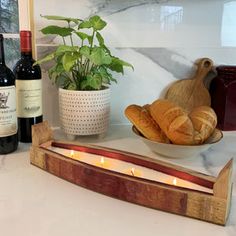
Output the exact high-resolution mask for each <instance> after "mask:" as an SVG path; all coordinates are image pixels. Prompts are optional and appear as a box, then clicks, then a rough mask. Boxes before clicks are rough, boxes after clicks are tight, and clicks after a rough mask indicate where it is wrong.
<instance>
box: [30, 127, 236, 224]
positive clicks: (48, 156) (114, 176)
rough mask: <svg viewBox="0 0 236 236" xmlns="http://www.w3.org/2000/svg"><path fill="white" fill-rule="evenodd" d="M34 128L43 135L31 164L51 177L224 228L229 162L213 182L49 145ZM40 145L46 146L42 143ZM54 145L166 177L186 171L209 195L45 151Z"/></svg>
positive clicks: (164, 166)
mask: <svg viewBox="0 0 236 236" xmlns="http://www.w3.org/2000/svg"><path fill="white" fill-rule="evenodd" d="M41 127H42V129H41ZM32 129H33V130H34V135H33V136H35V135H36V136H37V135H38V134H39V135H42V138H41V137H37V138H35V137H34V139H33V142H34V143H33V144H32V147H31V150H30V161H31V163H32V164H33V165H35V166H38V167H40V168H42V169H44V170H45V171H47V172H49V173H52V174H54V175H56V176H58V177H60V178H63V179H65V180H67V181H69V182H71V183H74V184H76V185H79V186H82V187H85V188H87V189H90V190H93V191H96V192H98V193H102V194H105V195H107V196H110V197H114V198H117V199H120V200H124V201H128V202H132V203H135V204H139V205H142V206H146V207H150V208H154V209H158V210H163V211H166V212H171V213H175V214H179V215H182V216H188V217H192V218H196V219H200V220H204V221H208V222H211V223H215V224H220V225H225V223H226V220H227V217H228V214H229V209H230V199H231V193H232V192H231V189H232V184H231V183H232V180H231V173H232V165H233V162H232V160H231V161H230V162H229V163H227V165H226V166H225V167H224V168H223V169H222V171H221V172H220V174H219V176H218V177H217V178H214V177H212V178H211V177H210V176H205V175H202V174H200V173H197V172H194V171H191V170H187V169H185V168H181V167H178V166H175V165H171V164H168V163H165V162H160V161H156V160H152V159H150V158H147V157H143V156H140V155H137V154H132V153H128V152H122V151H117V150H114V149H108V148H102V147H94V146H90V145H76V144H68V143H66V144H65V143H63V142H55V141H53V140H51V131H50V129H48V124H47V123H46V124H45V123H44V124H39V125H37V126H36V129H35V127H33V128H32ZM36 131H38V132H36ZM43 131H44V132H45V133H44V132H43ZM42 140H44V141H45V143H42V142H41V141H42ZM35 144H38V145H35ZM39 144H40V145H39ZM53 144H54V145H55V144H56V145H59V144H60V146H62V147H63V145H64V146H65V147H66V148H70V149H73V150H79V151H84V152H89V153H95V154H98V153H99V154H101V155H103V154H105V156H109V157H111V158H115V159H119V160H123V161H128V162H132V163H135V164H136V163H137V164H138V165H142V166H147V167H149V168H152V169H160V170H162V171H163V172H164V173H166V172H168V173H172V174H173V175H174V176H175V175H176V174H178V173H181V175H183V176H184V173H185V171H186V173H185V174H186V176H188V178H189V177H190V176H192V177H193V180H196V179H198V180H199V179H202V183H203V185H204V184H206V183H208V184H209V183H210V184H213V194H209V193H205V192H200V191H197V190H192V189H186V188H181V187H178V186H173V185H168V184H163V183H159V182H157V181H153V180H147V179H142V178H138V177H135V176H130V175H126V174H122V173H118V172H114V171H111V170H108V169H103V168H101V167H97V166H93V165H90V164H87V163H83V162H81V161H79V160H75V159H71V158H69V157H67V156H64V155H62V154H58V153H55V152H53V151H52V150H50V149H48V147H50V146H51V145H53ZM165 171H166V172H165ZM227 186H228V187H227ZM225 187H227V188H226V190H225V191H222V190H221V189H223V188H225Z"/></svg>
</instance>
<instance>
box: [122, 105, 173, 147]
mask: <svg viewBox="0 0 236 236" xmlns="http://www.w3.org/2000/svg"><path fill="white" fill-rule="evenodd" d="M148 109H149V108H148V105H146V106H145V107H141V106H138V105H135V104H133V105H129V106H128V107H127V108H126V109H125V115H126V117H127V118H128V119H129V121H130V122H131V123H132V124H133V125H134V126H135V127H136V128H137V129H138V130H139V131H140V132H141V133H142V134H143V136H144V137H146V138H147V139H150V140H152V141H157V142H161V143H169V140H168V138H167V137H166V135H165V134H164V133H163V131H162V130H161V129H160V127H159V125H158V124H157V123H156V122H155V121H154V120H153V118H152V117H151V115H150V113H149V111H148Z"/></svg>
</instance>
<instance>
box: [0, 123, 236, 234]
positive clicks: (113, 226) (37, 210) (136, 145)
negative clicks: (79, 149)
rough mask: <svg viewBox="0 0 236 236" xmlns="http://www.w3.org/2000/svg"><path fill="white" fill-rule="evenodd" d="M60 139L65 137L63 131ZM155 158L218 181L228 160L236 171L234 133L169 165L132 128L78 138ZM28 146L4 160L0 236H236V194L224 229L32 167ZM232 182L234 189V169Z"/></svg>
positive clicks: (0, 157)
mask: <svg viewBox="0 0 236 236" xmlns="http://www.w3.org/2000/svg"><path fill="white" fill-rule="evenodd" d="M55 136H56V137H59V138H60V137H62V136H63V135H62V134H61V132H60V131H56V132H55ZM77 141H80V142H86V143H87V142H88V143H94V144H99V145H102V146H107V147H112V148H115V149H121V150H127V151H129V152H135V153H139V154H142V155H146V156H150V157H156V158H159V159H160V160H165V161H168V162H171V163H175V164H178V165H181V166H184V167H187V168H190V169H193V170H196V171H200V172H203V173H206V174H210V175H214V176H217V174H218V172H219V171H220V170H221V169H222V168H223V166H224V165H225V164H226V163H227V161H228V160H230V159H231V158H234V166H236V148H235V144H236V132H224V138H223V140H222V141H221V142H220V143H218V144H217V145H215V146H214V147H212V148H210V149H209V150H208V151H206V152H204V153H203V154H201V155H199V156H197V157H194V158H189V159H178V160H176V159H167V158H164V157H161V156H158V155H157V154H154V153H152V152H151V151H150V150H149V149H148V148H147V147H146V145H145V144H144V143H143V142H142V141H141V140H139V139H138V138H136V137H135V136H134V135H133V134H132V132H131V128H130V127H129V126H113V127H111V128H110V130H109V133H108V135H107V136H106V138H105V139H103V140H101V139H100V140H99V139H97V137H89V138H88V137H84V138H77ZM29 147H30V145H29V144H22V143H20V144H19V148H18V150H17V151H16V152H15V153H12V154H9V155H0V235H1V236H15V235H19V236H54V235H55V236H62V235H63V236H64V235H69V236H74V235H76V236H77V235H81V236H87V235H89V236H90V235H101V236H111V235H112V236H116V235H119V236H120V235H125V236H126V235H127V236H131V235H135V236H139V235H140V236H141V235H142V236H143V235H145V236H149V235H155V236H156V235H165V236H169V235H175V236H178V235H181V236H185V235H186V236H187V235H191V236H194V235H196V236H199V235H202V236H203V235H206V236H211V235H212V236H213V235H214V236H224V235H227V236H235V235H236V189H235V188H233V196H232V203H231V211H230V215H229V219H228V221H227V224H226V226H219V225H215V224H212V223H207V222H204V221H199V220H196V219H191V218H187V217H182V216H179V215H174V214H171V213H166V212H162V211H158V210H153V209H149V208H145V207H142V206H138V205H135V204H131V203H128V202H124V201H120V200H117V199H113V198H110V197H107V196H104V195H101V194H98V193H96V192H93V191H90V190H87V189H84V188H82V187H79V186H77V185H74V184H71V183H69V182H67V181H65V180H63V179H60V178H58V177H56V176H53V175H52V174H49V173H47V172H45V171H43V170H41V169H39V168H37V167H35V166H33V165H31V164H30V162H29ZM233 182H234V183H236V171H235V167H234V172H233Z"/></svg>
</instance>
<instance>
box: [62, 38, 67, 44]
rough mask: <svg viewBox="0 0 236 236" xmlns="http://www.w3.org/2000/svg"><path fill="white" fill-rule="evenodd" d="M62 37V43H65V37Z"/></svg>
mask: <svg viewBox="0 0 236 236" xmlns="http://www.w3.org/2000/svg"><path fill="white" fill-rule="evenodd" d="M62 39H63V43H64V45H66V41H65V38H64V37H62Z"/></svg>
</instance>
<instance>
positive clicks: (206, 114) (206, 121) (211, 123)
mask: <svg viewBox="0 0 236 236" xmlns="http://www.w3.org/2000/svg"><path fill="white" fill-rule="evenodd" d="M189 117H190V119H191V121H192V123H193V126H194V129H195V130H196V134H195V137H194V138H195V142H196V143H200V144H201V143H203V142H204V141H205V140H206V139H207V138H208V137H209V136H210V135H211V134H212V133H213V131H214V129H215V127H216V124H217V116H216V113H215V112H214V110H213V109H212V108H211V107H208V106H199V107H196V108H195V109H194V110H193V111H192V112H191V113H190V114H189Z"/></svg>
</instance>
